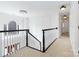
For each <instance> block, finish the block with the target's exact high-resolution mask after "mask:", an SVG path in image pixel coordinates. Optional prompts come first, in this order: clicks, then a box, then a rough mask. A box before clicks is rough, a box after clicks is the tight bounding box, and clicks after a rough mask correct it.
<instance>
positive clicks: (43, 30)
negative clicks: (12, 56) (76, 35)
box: [42, 27, 58, 52]
mask: <svg viewBox="0 0 79 59" xmlns="http://www.w3.org/2000/svg"><path fill="white" fill-rule="evenodd" d="M55 29H58V28H57V27H56V28H49V29H42V32H43V52H45V51H46V50H47V49H48V48H49V47H50V46H51V45H52V44H53V42H55V40H54V41H53V42H52V43H50V44H49V46H48V47H47V48H46V45H45V43H46V38H45V37H46V36H45V32H47V31H51V30H55ZM49 37H50V36H49Z"/></svg>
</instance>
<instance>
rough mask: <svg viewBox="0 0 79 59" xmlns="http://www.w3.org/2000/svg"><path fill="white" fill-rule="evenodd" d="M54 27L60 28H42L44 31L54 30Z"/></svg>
mask: <svg viewBox="0 0 79 59" xmlns="http://www.w3.org/2000/svg"><path fill="white" fill-rule="evenodd" d="M54 29H58V27H56V28H49V29H42V31H49V30H54Z"/></svg>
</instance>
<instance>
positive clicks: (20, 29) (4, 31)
mask: <svg viewBox="0 0 79 59" xmlns="http://www.w3.org/2000/svg"><path fill="white" fill-rule="evenodd" d="M16 31H29V29H20V30H5V31H4V30H2V31H0V33H1V32H16Z"/></svg>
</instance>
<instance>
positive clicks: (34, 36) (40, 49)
mask: <svg viewBox="0 0 79 59" xmlns="http://www.w3.org/2000/svg"><path fill="white" fill-rule="evenodd" d="M28 33H29V34H30V35H31V36H32V37H33V38H35V39H36V40H37V41H38V42H39V43H40V50H41V41H39V40H38V39H37V38H36V37H35V36H34V35H32V34H31V33H30V32H28Z"/></svg>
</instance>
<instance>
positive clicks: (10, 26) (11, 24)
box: [8, 21, 19, 34]
mask: <svg viewBox="0 0 79 59" xmlns="http://www.w3.org/2000/svg"><path fill="white" fill-rule="evenodd" d="M17 27H18V28H17ZM17 29H18V30H19V25H17V24H16V22H15V21H11V22H9V24H8V30H17ZM17 33H18V32H9V34H17Z"/></svg>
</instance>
